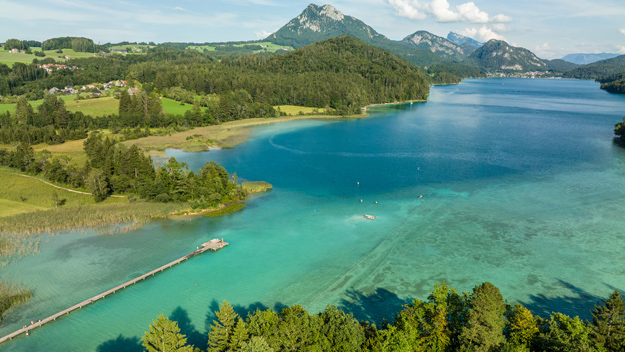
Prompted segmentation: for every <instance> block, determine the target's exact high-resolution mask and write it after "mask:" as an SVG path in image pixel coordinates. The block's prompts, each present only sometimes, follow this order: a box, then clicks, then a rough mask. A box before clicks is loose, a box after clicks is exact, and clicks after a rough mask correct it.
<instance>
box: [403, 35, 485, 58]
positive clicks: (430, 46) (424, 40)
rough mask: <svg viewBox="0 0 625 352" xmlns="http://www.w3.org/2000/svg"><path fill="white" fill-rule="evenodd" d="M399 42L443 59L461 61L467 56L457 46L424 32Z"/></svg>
mask: <svg viewBox="0 0 625 352" xmlns="http://www.w3.org/2000/svg"><path fill="white" fill-rule="evenodd" d="M401 42H402V43H404V44H406V45H408V46H411V47H415V48H418V49H424V50H429V51H431V52H433V53H435V54H437V55H438V56H440V57H442V58H445V59H452V60H462V59H464V58H465V57H467V56H468V55H469V54H468V53H465V51H464V49H463V48H461V47H460V46H458V45H457V44H455V43H453V42H451V41H449V40H447V39H445V38H443V37H439V36H437V35H434V34H432V33H430V32H426V31H417V32H415V33H413V34H411V35H409V36H407V37H406V38H404V39H403V40H402V41H401ZM474 50H475V49H474ZM472 51H473V50H471V52H472Z"/></svg>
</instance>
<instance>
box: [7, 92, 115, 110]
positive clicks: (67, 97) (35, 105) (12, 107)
mask: <svg viewBox="0 0 625 352" xmlns="http://www.w3.org/2000/svg"><path fill="white" fill-rule="evenodd" d="M82 95H83V96H84V94H82ZM59 97H60V98H61V99H63V100H64V101H65V108H66V109H67V110H69V111H79V110H80V111H83V110H81V109H80V108H77V107H76V105H80V104H74V107H73V109H70V108H69V106H70V104H71V103H72V102H73V101H74V99H75V98H76V97H75V96H74V95H61V96H59ZM98 99H106V98H98ZM111 99H113V98H111ZM87 100H88V99H85V100H81V102H83V101H87ZM90 100H97V99H90ZM28 103H29V104H30V106H32V107H33V109H34V110H35V111H37V108H38V107H39V105H41V104H43V99H37V100H31V101H29V102H28ZM118 105H119V103H118ZM5 111H10V112H11V113H14V112H15V104H0V113H3V112H5Z"/></svg>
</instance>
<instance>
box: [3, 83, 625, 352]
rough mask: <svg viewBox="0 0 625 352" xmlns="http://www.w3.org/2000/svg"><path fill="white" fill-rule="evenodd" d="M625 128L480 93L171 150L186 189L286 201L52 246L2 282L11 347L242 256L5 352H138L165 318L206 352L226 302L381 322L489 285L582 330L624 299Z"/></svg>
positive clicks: (591, 112) (592, 88)
mask: <svg viewBox="0 0 625 352" xmlns="http://www.w3.org/2000/svg"><path fill="white" fill-rule="evenodd" d="M624 114H625V97H623V96H618V95H610V94H608V93H606V92H604V91H602V90H600V89H599V85H598V84H597V83H595V82H589V81H575V80H529V79H485V80H467V81H464V82H463V83H462V84H460V85H455V86H439V87H433V88H432V90H431V95H430V99H429V101H428V102H427V103H415V104H404V105H395V106H386V107H383V108H375V109H372V110H371V117H370V118H367V119H360V120H347V121H314V120H308V121H293V122H287V123H281V124H275V125H269V126H264V127H259V128H257V129H256V130H255V132H254V134H253V137H252V138H251V139H250V140H249V141H248V142H247V143H245V144H243V145H240V146H238V147H237V148H234V149H229V150H217V151H211V152H206V153H183V152H180V151H176V150H169V151H168V154H169V155H171V156H175V157H176V158H177V159H178V160H181V161H184V162H187V163H188V164H189V166H190V167H191V168H192V169H198V168H200V167H201V166H202V165H203V164H204V163H205V162H206V161H208V160H216V161H217V162H219V163H221V164H222V165H224V166H225V167H226V169H227V170H228V171H230V172H236V173H237V175H238V177H239V180H264V181H268V182H270V183H271V184H273V186H274V190H272V191H271V192H268V193H267V194H264V195H261V196H258V197H255V198H254V199H253V200H251V201H249V202H248V207H247V208H246V209H245V210H243V211H242V212H240V213H237V214H234V215H232V216H228V217H224V218H216V219H208V218H202V217H200V218H195V219H193V220H188V221H174V220H159V221H156V222H154V223H152V224H151V225H149V226H147V227H145V228H143V229H140V230H137V231H134V232H131V233H126V234H120V235H101V234H97V233H94V232H89V231H87V232H74V233H68V234H62V235H57V236H53V237H48V236H46V237H43V238H42V243H41V244H40V249H41V250H40V253H37V254H36V255H33V256H29V257H25V258H21V259H19V260H16V261H15V262H14V263H13V264H11V265H10V266H8V267H6V268H3V274H4V275H3V276H5V277H7V278H9V279H10V280H13V281H15V282H19V283H21V284H22V285H24V286H26V287H31V288H33V289H34V297H33V299H32V300H31V301H29V302H27V303H25V304H23V305H21V306H19V307H17V308H16V309H13V310H11V311H10V312H8V313H7V314H6V316H5V320H4V321H3V322H2V325H0V335H5V334H7V333H9V332H12V331H13V330H16V329H18V328H20V327H21V326H22V325H24V324H27V322H30V320H38V319H41V318H43V317H46V316H49V315H51V314H54V313H56V312H57V311H60V310H62V309H65V308H67V307H70V306H72V305H74V304H76V303H78V302H80V301H82V300H84V299H86V298H89V297H91V296H93V295H95V294H97V293H100V292H103V291H105V290H107V289H109V288H111V287H113V286H115V285H118V284H120V283H122V282H124V281H126V280H128V279H130V278H133V277H135V276H138V275H139V274H142V273H144V272H147V271H150V270H152V269H154V268H156V267H158V266H160V265H162V264H164V263H166V262H169V261H171V260H173V259H176V258H178V257H181V256H183V255H185V254H187V253H189V252H191V251H193V250H194V249H195V247H196V246H197V245H198V244H200V243H202V242H205V241H206V240H209V239H211V238H215V237H218V238H222V237H223V238H224V239H225V240H226V241H228V242H230V244H231V245H230V246H229V247H228V248H226V249H225V250H222V251H220V252H218V253H207V254H204V255H202V256H200V257H196V258H194V259H192V260H190V261H188V262H185V263H184V264H182V265H179V266H177V267H175V268H172V269H170V270H168V271H166V272H164V273H162V274H159V275H157V276H156V277H154V278H151V279H149V280H146V281H145V282H142V283H140V284H138V285H135V286H133V287H130V288H128V289H126V290H124V291H122V292H120V293H118V294H116V295H114V296H111V297H109V298H106V299H105V300H103V301H101V302H98V303H96V304H94V305H92V306H89V307H86V308H83V309H82V310H80V311H78V312H75V313H72V314H71V315H69V316H68V317H66V318H63V319H61V320H58V321H56V322H54V323H53V324H49V325H48V326H45V327H44V328H41V329H38V330H36V331H34V332H33V334H32V335H31V336H29V337H21V338H19V339H17V340H14V341H12V342H10V343H8V344H5V345H3V346H1V347H0V348H1V349H2V350H7V351H25V350H36V349H37V348H41V347H42V346H45V348H46V349H47V350H50V351H86V350H97V351H116V350H120V349H126V350H129V351H132V350H135V349H137V350H141V347H140V339H141V337H142V336H143V331H145V330H146V329H148V326H149V324H150V322H151V321H152V320H153V319H155V318H156V317H157V316H158V315H159V314H164V315H166V316H168V317H171V318H173V319H176V320H178V321H179V322H180V323H181V326H182V332H183V333H185V334H187V335H188V337H189V342H191V343H194V344H196V345H197V346H199V347H202V348H205V344H206V340H207V330H208V328H209V326H210V324H211V322H212V319H213V314H212V311H213V310H215V309H217V306H218V304H219V303H220V302H221V301H223V300H224V299H225V300H227V301H229V302H231V303H233V304H234V305H235V306H236V307H237V309H238V310H239V311H240V312H245V311H246V310H253V309H256V308H266V307H269V308H279V307H281V306H283V305H292V304H302V305H303V306H304V308H306V309H308V310H309V311H310V312H318V311H320V310H323V309H324V307H325V306H326V305H328V304H332V305H337V306H339V307H340V308H343V309H345V310H346V311H349V312H352V313H354V315H355V316H356V317H357V318H358V319H368V320H372V321H376V322H379V321H381V319H383V318H387V319H392V317H393V316H394V314H395V313H396V312H397V311H398V310H399V309H400V308H401V305H402V304H405V303H408V302H410V301H411V300H412V299H414V298H420V299H425V298H426V297H427V295H428V294H429V291H430V290H431V289H432V287H433V285H434V284H435V283H437V282H439V281H441V280H445V281H446V283H448V284H450V285H451V286H452V287H455V288H458V289H459V290H461V291H470V290H471V289H472V288H473V286H474V285H477V284H480V283H482V282H484V281H490V282H492V283H493V284H495V285H496V286H497V287H499V288H500V290H501V292H502V294H503V295H504V298H507V299H508V300H509V301H510V302H511V303H515V302H520V303H523V304H525V305H526V306H527V307H528V308H530V309H531V310H532V311H533V312H534V313H535V314H540V315H548V314H549V313H550V312H551V311H560V312H563V313H566V314H573V315H581V316H583V317H585V318H587V317H588V310H589V309H591V308H592V306H593V304H595V303H596V302H597V300H598V299H599V298H605V297H607V296H608V295H609V294H610V293H611V291H613V290H614V289H621V290H623V289H625V275H623V274H624V271H625V269H623V268H625V266H624V265H623V264H624V263H623V262H624V259H623V256H622V253H623V252H624V250H625V220H623V214H624V212H625V203H624V202H623V199H624V197H625V187H623V185H624V184H625V149H623V148H621V147H619V146H617V145H615V144H614V143H613V126H614V124H615V123H616V122H619V121H621V120H622V117H623V115H624ZM420 196H423V197H422V198H420ZM361 200H362V202H361ZM376 202H377V203H376ZM364 214H371V215H375V216H376V219H375V220H374V221H370V220H365V219H364V217H363V215H364Z"/></svg>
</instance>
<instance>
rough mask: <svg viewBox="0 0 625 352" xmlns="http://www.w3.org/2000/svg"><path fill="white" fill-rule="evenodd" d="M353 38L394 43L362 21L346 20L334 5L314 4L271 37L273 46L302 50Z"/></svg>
mask: <svg viewBox="0 0 625 352" xmlns="http://www.w3.org/2000/svg"><path fill="white" fill-rule="evenodd" d="M342 34H351V35H353V36H355V37H357V38H360V39H362V40H365V41H367V42H371V41H380V40H382V41H384V40H386V41H390V40H389V39H387V38H386V37H384V36H382V35H381V34H379V33H377V32H376V31H375V30H374V29H373V28H371V27H369V26H367V25H366V24H365V23H363V22H362V21H360V20H358V19H356V18H354V17H351V16H345V15H343V13H342V12H341V11H339V10H337V9H336V8H335V7H334V6H332V5H323V6H318V5H315V4H310V5H308V6H307V7H306V9H304V11H303V12H302V13H301V14H299V16H297V17H295V18H293V19H292V20H291V21H289V23H287V24H286V25H284V26H283V27H282V28H280V29H279V30H278V31H276V32H275V33H273V34H272V35H271V36H269V37H268V40H270V41H271V42H273V43H276V44H280V45H290V46H292V47H294V48H299V47H302V46H304V45H307V44H310V43H314V42H317V41H319V40H323V39H327V38H332V37H336V36H339V35H342Z"/></svg>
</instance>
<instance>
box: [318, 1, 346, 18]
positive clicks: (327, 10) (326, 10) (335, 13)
mask: <svg viewBox="0 0 625 352" xmlns="http://www.w3.org/2000/svg"><path fill="white" fill-rule="evenodd" d="M319 14H320V15H321V16H327V17H330V18H331V19H333V20H335V21H342V20H343V18H345V16H344V15H343V13H341V11H339V10H337V9H335V8H334V6H332V5H329V4H326V5H323V7H321V12H320V13H319Z"/></svg>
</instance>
